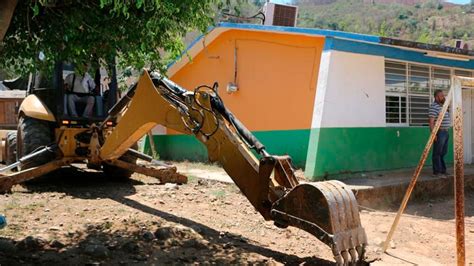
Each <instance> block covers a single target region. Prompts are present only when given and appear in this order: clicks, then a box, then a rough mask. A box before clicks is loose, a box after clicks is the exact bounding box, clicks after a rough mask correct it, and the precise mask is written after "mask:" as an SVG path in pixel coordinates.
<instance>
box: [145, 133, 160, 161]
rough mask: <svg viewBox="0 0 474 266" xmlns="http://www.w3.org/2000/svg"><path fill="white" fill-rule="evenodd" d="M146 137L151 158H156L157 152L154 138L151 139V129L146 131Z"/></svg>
mask: <svg viewBox="0 0 474 266" xmlns="http://www.w3.org/2000/svg"><path fill="white" fill-rule="evenodd" d="M147 136H148V139H149V140H150V148H151V154H152V155H153V159H156V158H158V152H157V151H156V146H155V140H154V139H153V134H152V133H151V130H150V131H148V132H147Z"/></svg>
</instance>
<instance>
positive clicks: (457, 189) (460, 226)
mask: <svg viewBox="0 0 474 266" xmlns="http://www.w3.org/2000/svg"><path fill="white" fill-rule="evenodd" d="M452 84H453V85H454V97H453V109H454V126H453V129H454V200H455V211H454V213H455V216H456V254H457V263H458V265H459V266H461V265H465V264H466V246H465V239H464V238H465V236H464V147H463V111H462V88H461V82H460V80H459V79H457V78H453V80H452Z"/></svg>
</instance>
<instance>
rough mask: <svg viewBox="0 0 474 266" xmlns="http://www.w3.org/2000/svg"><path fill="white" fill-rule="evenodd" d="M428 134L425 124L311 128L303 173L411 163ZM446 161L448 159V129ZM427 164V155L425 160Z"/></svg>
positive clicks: (450, 155)
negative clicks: (414, 125) (420, 125)
mask: <svg viewBox="0 0 474 266" xmlns="http://www.w3.org/2000/svg"><path fill="white" fill-rule="evenodd" d="M428 137H429V129H428V128H427V127H379V128H316V129H312V130H311V134H310V143H311V144H310V147H309V148H308V154H307V158H308V160H307V161H306V167H305V169H306V170H305V175H306V176H307V177H310V178H311V179H313V180H317V179H321V177H324V176H327V175H336V174H344V173H351V172H360V171H375V170H389V169H398V168H407V167H414V166H416V165H417V163H418V161H419V159H420V156H421V152H422V151H423V148H424V147H425V145H426V141H427V140H428ZM450 137H451V138H450V149H449V152H448V154H447V155H446V161H447V162H450V163H452V160H453V149H452V131H451V135H450ZM426 165H431V155H430V157H429V158H428V159H427V161H426Z"/></svg>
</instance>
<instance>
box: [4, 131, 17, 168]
mask: <svg viewBox="0 0 474 266" xmlns="http://www.w3.org/2000/svg"><path fill="white" fill-rule="evenodd" d="M5 151H6V152H5V164H6V165H10V164H12V163H15V162H16V132H8V133H7V136H6V139H5Z"/></svg>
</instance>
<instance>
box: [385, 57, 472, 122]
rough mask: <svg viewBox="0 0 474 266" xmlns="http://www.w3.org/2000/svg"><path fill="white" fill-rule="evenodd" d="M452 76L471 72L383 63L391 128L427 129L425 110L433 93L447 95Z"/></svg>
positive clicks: (387, 117) (386, 103) (387, 110)
mask: <svg viewBox="0 0 474 266" xmlns="http://www.w3.org/2000/svg"><path fill="white" fill-rule="evenodd" d="M452 73H454V74H456V75H459V76H473V75H474V74H473V72H471V71H465V70H454V71H453V70H452V69H450V68H445V67H438V66H429V65H422V64H412V63H406V62H398V61H390V60H386V61H385V121H386V123H387V124H390V125H410V126H428V110H429V106H430V104H431V102H433V100H434V99H433V93H434V91H435V90H438V89H439V90H442V91H444V92H445V93H448V91H449V88H450V86H451V75H452Z"/></svg>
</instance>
